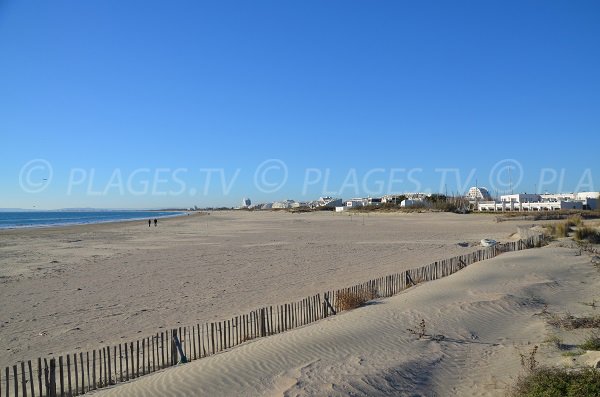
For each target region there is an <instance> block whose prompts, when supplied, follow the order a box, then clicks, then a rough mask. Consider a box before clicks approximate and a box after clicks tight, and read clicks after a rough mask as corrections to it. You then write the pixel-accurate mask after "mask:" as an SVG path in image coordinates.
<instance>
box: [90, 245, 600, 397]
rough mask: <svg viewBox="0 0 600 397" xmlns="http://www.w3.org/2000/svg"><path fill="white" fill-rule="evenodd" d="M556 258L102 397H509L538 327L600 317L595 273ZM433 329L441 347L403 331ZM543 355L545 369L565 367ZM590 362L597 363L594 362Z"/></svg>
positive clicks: (552, 253)
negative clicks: (573, 317)
mask: <svg viewBox="0 0 600 397" xmlns="http://www.w3.org/2000/svg"><path fill="white" fill-rule="evenodd" d="M576 254H577V253H576V252H575V250H571V249H566V248H560V247H556V246H551V247H545V248H542V249H532V250H527V251H521V252H514V253H508V254H504V255H502V256H500V257H497V258H495V259H492V260H488V261H484V262H479V263H476V264H473V265H471V266H469V267H468V268H466V269H464V270H462V271H460V272H458V273H456V274H454V275H452V276H450V277H447V278H444V279H440V280H436V281H433V282H429V283H425V284H421V285H419V286H417V287H414V288H411V289H409V290H407V291H405V292H403V293H401V294H399V295H397V296H395V297H392V298H390V299H385V300H381V301H378V302H375V303H374V304H371V305H368V306H366V307H363V308H359V309H356V310H354V311H350V312H345V313H343V314H340V315H338V316H335V317H330V318H328V319H326V320H323V321H320V322H318V323H316V324H313V325H309V326H306V327H304V328H301V329H297V330H293V331H290V332H287V333H284V334H279V335H275V336H271V337H268V338H265V339H261V340H257V341H254V342H250V343H248V344H246V345H243V346H240V347H237V348H234V349H232V350H231V351H228V352H224V353H222V354H218V355H216V356H212V357H208V358H206V359H202V360H199V361H195V362H193V363H189V364H185V365H183V366H180V367H177V368H172V369H167V370H164V371H162V372H159V373H156V374H154V375H151V376H147V377H143V378H140V379H139V380H136V381H132V382H130V383H127V384H123V385H119V386H117V387H114V388H112V389H106V390H103V391H100V392H98V393H97V395H99V396H104V395H116V396H164V395H169V396H175V395H180V396H191V395H211V396H212V395H214V396H234V395H253V396H259V395H264V396H271V395H273V396H275V395H279V396H280V395H284V396H308V395H319V396H321V395H322V396H325V395H327V396H350V395H352V396H388V395H403V396H404V395H407V396H504V395H505V394H506V391H507V388H508V387H509V386H510V385H511V384H512V383H513V381H514V379H515V378H516V376H518V375H519V373H520V372H521V371H522V370H521V368H520V360H519V355H518V354H519V352H523V353H527V352H528V351H530V349H531V348H532V346H533V345H534V344H540V343H541V342H542V341H543V340H544V339H545V338H546V337H547V336H548V335H549V334H550V333H552V332H555V330H552V329H551V327H549V326H548V325H547V324H546V321H545V319H544V317H543V316H540V315H538V314H539V313H540V312H541V311H542V309H543V307H544V305H545V304H547V305H548V310H549V311H552V312H564V311H567V310H568V311H570V312H571V313H582V312H586V309H589V312H590V313H591V311H592V310H593V309H591V308H588V307H586V306H583V305H581V304H580V303H579V302H584V301H589V300H591V298H590V297H593V296H596V294H597V291H598V290H599V287H600V277H598V273H597V270H595V269H594V268H593V266H592V265H591V264H590V262H589V257H587V256H585V255H583V256H577V255H576ZM420 319H425V321H426V327H427V331H428V333H430V334H439V335H443V336H444V339H443V340H441V341H433V340H428V339H421V340H419V339H418V338H417V337H416V336H414V335H412V334H411V333H410V332H408V331H407V330H406V328H409V327H412V328H414V327H416V326H417V324H418V322H419V321H420ZM555 350H556V349H555V348H553V347H552V346H550V345H548V344H541V351H540V357H538V359H540V360H541V361H542V363H543V364H548V365H554V364H560V363H562V361H564V359H563V358H561V357H560V354H559V352H556V351H555ZM581 360H583V361H585V360H587V361H592V359H591V358H590V357H589V356H588V355H586V356H583V358H581Z"/></svg>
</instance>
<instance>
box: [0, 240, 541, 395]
mask: <svg viewBox="0 0 600 397" xmlns="http://www.w3.org/2000/svg"><path fill="white" fill-rule="evenodd" d="M543 243H544V237H543V235H541V234H540V235H534V236H532V237H529V238H527V239H523V240H518V241H514V242H508V243H504V244H498V245H496V246H494V247H488V248H483V249H479V250H477V251H475V252H472V253H468V254H464V255H459V256H455V257H453V258H450V259H444V260H441V261H437V262H434V263H431V264H429V265H426V266H422V267H419V268H416V269H410V270H406V271H403V272H401V273H396V274H392V275H389V276H386V277H380V278H377V279H373V280H369V281H367V282H364V283H362V284H358V285H354V286H352V287H349V288H344V289H339V290H335V291H328V292H325V293H323V294H316V295H313V296H309V297H307V298H304V299H302V300H300V301H297V302H293V303H286V304H282V305H277V306H268V307H263V308H260V309H257V310H253V311H251V312H250V313H248V314H243V315H240V316H236V317H233V318H231V319H228V320H224V321H218V322H212V323H206V324H196V325H194V326H187V327H179V328H174V329H171V330H169V331H162V332H158V333H156V334H154V335H151V336H147V337H145V338H142V339H139V340H136V341H135V342H128V343H121V344H118V345H113V346H104V347H101V348H99V349H94V350H92V351H91V352H85V353H84V352H79V353H73V354H67V355H64V356H59V357H57V358H55V357H51V358H43V359H42V358H38V359H37V363H36V362H33V363H32V362H31V361H27V362H25V361H22V362H20V363H19V364H18V365H13V366H12V367H6V368H5V371H4V373H2V372H0V397H11V396H14V397H19V395H21V396H23V397H28V396H31V397H36V396H39V397H56V396H61V397H63V396H69V397H70V396H77V395H81V394H85V393H87V392H89V391H91V390H96V389H100V388H104V387H107V386H110V385H115V384H117V383H122V382H127V381H129V380H132V379H136V378H139V377H140V376H144V375H147V374H150V373H153V372H155V371H158V370H161V369H163V368H167V367H172V366H175V365H178V364H180V363H184V362H187V361H190V360H197V359H201V358H204V357H207V356H211V355H213V354H216V353H219V352H222V351H224V350H227V349H230V348H232V347H234V346H237V345H240V344H242V343H245V342H247V341H249V340H252V339H256V338H261V337H265V336H269V335H274V334H278V333H281V332H285V331H287V330H290V329H294V328H297V327H300V326H303V325H306V324H310V323H313V322H315V321H318V320H321V319H323V318H326V317H328V316H330V315H333V314H336V313H338V312H340V311H342V310H343V309H344V307H343V306H342V305H341V304H340V300H339V297H340V296H343V295H348V294H355V295H357V296H361V297H364V298H365V300H370V299H374V298H385V297H390V296H392V295H395V294H397V293H399V292H400V291H403V290H405V289H407V288H410V287H411V286H413V285H416V284H419V283H422V282H425V281H430V280H436V279H439V278H442V277H446V276H449V275H451V274H453V273H455V272H457V271H459V270H461V269H463V268H465V267H466V266H469V265H470V264H472V263H475V262H479V261H482V260H486V259H490V258H493V257H495V256H497V255H499V254H501V253H503V252H509V251H519V250H523V249H528V248H534V247H540V246H541V245H542V244H543ZM3 390H4V392H3Z"/></svg>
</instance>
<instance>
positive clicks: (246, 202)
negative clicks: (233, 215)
mask: <svg viewBox="0 0 600 397" xmlns="http://www.w3.org/2000/svg"><path fill="white" fill-rule="evenodd" d="M251 205H252V201H250V199H249V198H244V199H242V207H243V208H248V207H250V206H251Z"/></svg>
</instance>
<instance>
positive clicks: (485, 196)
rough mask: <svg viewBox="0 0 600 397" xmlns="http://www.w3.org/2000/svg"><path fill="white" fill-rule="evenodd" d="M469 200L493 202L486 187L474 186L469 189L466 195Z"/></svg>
mask: <svg viewBox="0 0 600 397" xmlns="http://www.w3.org/2000/svg"><path fill="white" fill-rule="evenodd" d="M466 197H467V199H469V200H470V201H477V200H481V201H492V196H491V195H490V193H489V192H488V190H487V189H486V188H484V187H477V186H473V187H471V188H470V189H469V191H468V192H467V195H466Z"/></svg>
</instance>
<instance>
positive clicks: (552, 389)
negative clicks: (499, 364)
mask: <svg viewBox="0 0 600 397" xmlns="http://www.w3.org/2000/svg"><path fill="white" fill-rule="evenodd" d="M511 394H512V396H514V397H563V396H565V397H598V396H600V371H598V370H595V369H593V368H588V369H585V370H582V371H568V370H566V369H556V368H538V369H536V370H534V371H532V372H531V373H529V374H528V375H527V376H524V377H520V378H519V379H518V380H517V384H516V386H515V387H514V388H513V391H512V393H511Z"/></svg>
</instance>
